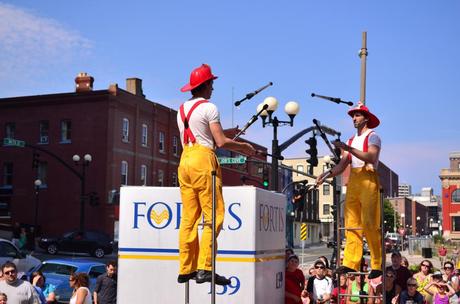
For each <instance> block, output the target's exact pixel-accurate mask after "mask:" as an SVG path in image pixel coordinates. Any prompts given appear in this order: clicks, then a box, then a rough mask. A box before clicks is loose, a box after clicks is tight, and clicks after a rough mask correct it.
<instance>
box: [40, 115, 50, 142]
mask: <svg viewBox="0 0 460 304" xmlns="http://www.w3.org/2000/svg"><path fill="white" fill-rule="evenodd" d="M39 129H40V134H39V136H40V137H39V138H38V142H39V143H40V144H47V143H48V142H49V141H48V132H49V122H48V121H47V120H43V121H40V126H39Z"/></svg>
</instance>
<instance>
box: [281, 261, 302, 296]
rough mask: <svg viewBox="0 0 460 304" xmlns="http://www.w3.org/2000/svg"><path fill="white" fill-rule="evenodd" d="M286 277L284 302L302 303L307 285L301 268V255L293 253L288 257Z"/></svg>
mask: <svg viewBox="0 0 460 304" xmlns="http://www.w3.org/2000/svg"><path fill="white" fill-rule="evenodd" d="M285 278H286V283H285V285H284V303H285V304H302V299H301V294H302V291H303V289H304V287H305V276H304V275H303V272H302V270H300V269H299V257H298V256H297V255H296V254H291V255H290V256H289V257H288V259H287V264H286V272H285Z"/></svg>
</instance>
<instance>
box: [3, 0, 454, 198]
mask: <svg viewBox="0 0 460 304" xmlns="http://www.w3.org/2000/svg"><path fill="white" fill-rule="evenodd" d="M363 31H367V35H368V42H367V46H368V51H369V56H368V59H367V96H366V97H367V105H368V106H369V107H370V109H371V110H372V111H373V112H374V113H375V114H376V115H378V116H379V118H380V120H381V122H382V123H381V126H379V127H378V128H377V132H378V133H379V134H380V135H381V137H382V142H383V149H382V153H381V159H382V160H383V161H384V162H385V163H386V164H387V165H389V166H390V167H391V168H392V169H393V170H394V171H395V172H397V173H398V174H399V180H400V182H407V183H410V184H412V186H413V190H414V191H420V188H421V187H425V186H431V187H434V189H435V193H437V194H439V192H440V188H441V186H440V180H439V177H438V175H439V172H440V169H441V168H447V167H448V166H449V161H448V155H449V152H451V151H460V140H459V139H460V128H459V123H458V120H459V119H458V117H459V115H458V109H459V107H458V101H459V100H458V99H459V98H458V92H457V91H458V85H459V83H460V69H459V68H460V59H459V56H458V54H460V44H459V38H458V37H460V2H458V1H453V0H447V1H442V2H440V1H426V0H410V1H394V0H389V1H380V2H377V1H308V0H303V1H283V2H282V1H240V0H234V1H225V2H224V1H140V0H139V1H130V2H126V1H106V0H99V1H93V0H92V1H88V0H82V1H73V2H71V1H62V0H53V1H51V0H41V1H23V0H15V1H5V0H0V97H10V96H23V95H35V94H47V93H57V92H70V91H73V90H74V82H73V79H74V78H75V76H76V75H77V73H78V72H81V71H84V72H88V73H89V74H91V75H92V76H93V77H94V78H95V84H94V87H95V89H106V88H108V86H109V84H110V83H118V84H119V86H120V87H122V88H124V87H125V79H126V78H128V77H139V78H142V79H143V86H144V93H145V94H146V96H147V98H149V99H150V100H152V101H155V102H159V103H162V104H164V105H167V106H170V107H174V108H176V107H178V105H179V104H180V102H181V101H182V100H183V99H186V98H188V97H189V96H188V95H186V94H183V93H181V92H180V91H179V88H180V87H181V86H182V85H183V84H185V83H186V82H187V81H188V77H189V73H190V71H191V69H193V68H194V67H196V66H198V65H200V64H201V63H208V64H210V65H211V66H212V68H213V72H214V73H215V74H217V75H218V76H219V79H218V80H217V81H216V82H215V91H214V95H213V101H214V102H215V103H216V104H218V106H219V109H220V111H221V118H222V124H223V126H224V128H228V127H231V126H232V114H231V113H232V106H231V105H232V96H233V99H234V100H237V99H240V98H242V97H244V95H245V94H246V93H248V92H250V91H253V90H255V89H257V88H259V87H260V86H262V85H264V84H266V83H268V82H269V81H272V82H273V83H274V85H273V86H272V87H270V88H269V89H267V90H265V91H264V92H262V93H261V94H259V95H258V96H257V97H254V98H253V99H251V100H250V101H247V102H245V103H243V104H242V105H241V106H240V108H239V109H235V110H234V119H233V124H234V125H240V126H242V125H244V124H245V123H246V121H247V120H248V119H249V118H250V117H251V115H252V114H253V113H254V112H255V108H256V107H257V105H258V104H259V103H260V102H262V101H263V99H264V98H265V97H267V96H275V97H276V98H277V99H278V100H279V102H280V107H279V110H278V111H277V112H276V115H277V116H278V118H279V119H287V116H286V114H285V113H284V111H283V108H284V104H285V103H286V102H288V101H291V100H294V101H297V102H298V103H299V104H300V107H301V110H300V113H299V115H298V116H297V117H296V119H295V125H294V127H292V128H291V127H282V128H280V129H279V140H280V143H282V142H284V141H285V140H287V139H288V138H289V137H290V136H292V135H293V134H295V133H297V132H298V131H300V130H302V129H305V128H307V127H309V126H311V124H312V123H311V121H312V119H313V118H316V119H319V120H320V121H321V122H322V123H323V124H325V125H327V126H329V127H332V128H334V129H336V130H339V131H341V132H342V134H344V136H343V137H344V138H348V137H349V136H350V135H351V134H352V133H353V132H354V130H353V127H352V124H351V121H350V119H349V117H348V116H347V115H346V111H347V109H348V108H347V106H345V105H336V104H334V103H329V102H328V101H325V100H321V99H313V98H311V97H310V94H311V93H312V92H315V93H317V94H322V95H329V96H335V97H340V98H342V99H344V100H352V101H357V100H358V99H359V95H360V65H361V63H360V59H359V57H358V51H359V49H360V48H361V37H362V32H363ZM246 137H247V138H248V139H250V140H253V141H255V142H257V143H259V144H262V145H265V146H267V147H271V139H272V128H265V129H262V127H261V125H260V124H259V123H256V124H255V125H253V126H252V127H251V128H250V129H249V130H248V132H247V135H246ZM306 138H307V137H305V138H303V139H302V140H299V141H298V142H297V143H296V144H294V145H292V146H291V147H290V148H288V149H287V150H286V151H285V156H286V157H303V156H305V152H304V150H305V149H306V145H305V144H304V142H303V140H304V139H306ZM320 152H322V153H326V152H327V149H326V147H325V145H323V144H322V145H321V149H320Z"/></svg>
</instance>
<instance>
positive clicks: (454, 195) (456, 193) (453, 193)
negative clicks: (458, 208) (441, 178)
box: [452, 189, 460, 203]
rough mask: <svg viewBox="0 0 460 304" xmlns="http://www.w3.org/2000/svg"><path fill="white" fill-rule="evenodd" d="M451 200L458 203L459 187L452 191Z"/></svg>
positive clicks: (459, 196) (459, 199) (459, 201)
mask: <svg viewBox="0 0 460 304" xmlns="http://www.w3.org/2000/svg"><path fill="white" fill-rule="evenodd" d="M452 202H453V203H460V189H457V190H455V191H454V192H452Z"/></svg>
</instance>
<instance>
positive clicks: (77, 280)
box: [69, 272, 93, 304]
mask: <svg viewBox="0 0 460 304" xmlns="http://www.w3.org/2000/svg"><path fill="white" fill-rule="evenodd" d="M69 285H70V287H71V288H73V293H72V297H71V298H70V302H69V304H92V303H93V299H92V297H91V292H90V291H89V288H88V287H89V277H88V275H87V274H86V273H83V272H79V273H72V274H71V275H70V277H69Z"/></svg>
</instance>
